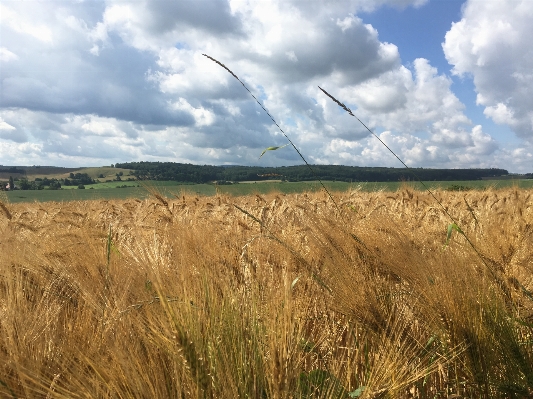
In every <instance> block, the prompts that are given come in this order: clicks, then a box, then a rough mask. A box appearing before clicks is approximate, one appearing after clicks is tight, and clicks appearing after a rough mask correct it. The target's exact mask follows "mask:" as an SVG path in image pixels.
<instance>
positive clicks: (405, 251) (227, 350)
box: [0, 186, 533, 399]
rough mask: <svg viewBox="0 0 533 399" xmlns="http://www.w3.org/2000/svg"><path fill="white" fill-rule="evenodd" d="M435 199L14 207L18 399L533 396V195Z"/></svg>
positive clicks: (4, 298)
mask: <svg viewBox="0 0 533 399" xmlns="http://www.w3.org/2000/svg"><path fill="white" fill-rule="evenodd" d="M435 195H436V197H437V199H438V200H439V201H440V202H441V203H442V205H443V206H444V208H445V209H446V210H447V212H448V213H450V214H451V215H452V216H453V217H454V219H455V220H456V222H457V225H458V226H459V227H460V230H459V231H457V229H451V228H450V229H448V226H449V225H450V223H451V221H450V220H449V218H448V216H446V215H445V212H444V210H443V209H442V208H441V207H440V205H439V204H438V203H436V202H435V199H433V198H432V197H431V196H430V195H429V194H428V193H424V192H420V191H415V190H413V189H411V188H409V187H408V186H404V187H401V188H400V189H398V190H397V191H395V192H363V191H360V190H350V191H347V192H342V193H340V192H339V193H333V197H332V198H330V197H329V196H328V195H326V194H325V193H323V192H314V193H301V194H282V193H275V192H274V193H269V194H264V195H262V194H257V195H248V196H243V197H231V196H228V195H224V194H219V195H216V196H211V197H200V196H196V195H193V194H185V195H183V196H181V197H179V198H175V197H174V199H168V198H165V197H163V196H162V195H160V194H159V193H158V192H156V191H154V192H153V193H152V195H151V196H150V197H149V198H146V199H142V200H141V199H123V200H92V201H71V202H62V203H59V202H46V203H15V204H13V203H8V202H2V203H0V237H1V238H0V396H1V397H2V398H46V399H48V398H50V399H52V398H531V397H533V294H532V292H533V192H532V191H531V190H524V189H519V188H510V189H503V190H490V189H489V190H485V191H468V192H449V191H437V192H436V194H435ZM333 199H334V201H333ZM461 232H463V233H464V235H463V234H461ZM448 233H451V234H448ZM465 236H466V237H468V240H469V241H470V243H471V244H472V245H470V243H469V241H467V239H466V238H465Z"/></svg>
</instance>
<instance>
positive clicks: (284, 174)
mask: <svg viewBox="0 0 533 399" xmlns="http://www.w3.org/2000/svg"><path fill="white" fill-rule="evenodd" d="M115 166H116V167H119V168H124V169H131V170H133V172H132V173H131V174H132V175H134V176H135V177H136V178H138V179H140V180H174V181H179V182H190V183H207V182H212V181H218V182H239V181H250V180H253V181H260V180H286V181H311V180H316V179H322V180H332V181H335V180H336V181H346V182H366V181H368V182H387V181H409V180H417V178H420V179H421V180H426V181H433V180H435V181H458V180H481V179H482V178H486V177H496V176H506V175H508V174H509V172H508V171H507V170H505V169H495V168H492V169H426V168H416V169H411V170H408V169H405V168H385V167H358V166H340V165H312V171H311V170H310V169H309V167H308V166H307V165H297V166H281V167H262V166H237V165H231V167H227V166H213V165H192V164H183V163H175V162H127V163H118V164H116V165H115ZM413 172H414V173H415V174H416V177H415V175H414V174H413Z"/></svg>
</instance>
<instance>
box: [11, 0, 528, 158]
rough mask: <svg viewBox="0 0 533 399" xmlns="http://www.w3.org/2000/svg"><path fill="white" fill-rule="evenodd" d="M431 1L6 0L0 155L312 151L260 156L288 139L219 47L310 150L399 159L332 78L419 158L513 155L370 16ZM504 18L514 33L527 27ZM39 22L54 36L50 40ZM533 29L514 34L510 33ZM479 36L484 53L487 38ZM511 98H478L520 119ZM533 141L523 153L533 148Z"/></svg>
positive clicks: (406, 154)
mask: <svg viewBox="0 0 533 399" xmlns="http://www.w3.org/2000/svg"><path fill="white" fill-rule="evenodd" d="M424 3H426V1H425V0H379V1H375V0H326V1H323V2H318V1H316V2H303V1H300V0H294V1H292V0H266V1H261V2H254V1H248V0H229V1H224V0H220V1H211V2H209V1H208V2H206V1H201V2H200V1H182V2H164V1H148V0H140V1H135V2H124V1H122V0H107V1H105V2H104V1H103V2H70V1H64V2H61V3H60V4H59V3H57V2H56V3H53V5H51V4H52V3H42V2H31V3H28V2H5V3H2V5H1V6H2V7H3V8H2V12H4V11H6V13H5V14H2V15H3V16H4V15H9V16H13V18H14V19H13V21H11V22H9V23H8V24H5V25H2V26H0V29H1V30H2V31H1V34H2V45H3V46H4V47H2V48H0V61H2V97H1V98H0V117H1V118H2V119H1V120H0V121H1V122H0V158H2V159H14V158H10V157H12V156H13V155H12V154H17V156H19V157H21V158H20V159H25V160H26V163H29V164H45V163H48V164H54V163H56V164H61V165H66V164H69V163H70V164H78V165H79V164H109V163H114V162H118V161H128V160H169V161H181V162H197V163H224V162H227V163H242V164H257V163H261V164H263V165H280V164H295V163H301V160H300V159H299V157H298V155H297V154H295V153H294V151H291V150H290V149H289V148H287V149H284V150H283V151H276V152H271V153H269V154H268V156H265V157H263V158H261V160H260V161H258V157H259V154H260V153H261V151H262V150H263V149H264V148H265V147H267V146H270V145H280V144H285V143H286V139H285V138H284V137H283V135H282V134H281V133H280V132H279V130H278V129H277V128H276V127H275V126H274V125H273V123H272V122H271V120H270V119H269V117H268V116H267V115H266V114H265V113H264V111H263V110H262V109H261V108H260V107H259V106H258V105H257V104H256V103H255V102H254V101H253V100H252V99H251V97H250V96H249V94H248V93H247V92H246V90H244V88H243V87H242V86H241V84H240V83H239V82H238V81H237V80H235V79H234V78H233V77H232V76H231V75H230V74H229V73H227V71H225V70H224V69H223V68H221V67H220V66H219V65H216V64H215V63H214V62H212V61H211V60H209V59H207V58H205V57H204V56H202V53H207V54H209V55H211V56H213V57H215V58H217V59H219V60H220V61H221V62H223V63H225V64H226V65H227V66H228V67H229V68H231V69H232V71H233V72H234V73H236V74H237V75H238V76H239V77H240V78H241V80H242V81H243V82H245V83H246V85H247V86H248V87H249V88H250V90H251V91H252V92H253V93H254V95H256V96H257V97H258V98H259V99H260V100H261V102H262V103H263V104H264V105H265V106H266V107H267V109H268V110H269V112H270V113H271V114H272V115H273V116H274V117H275V119H276V120H277V121H278V122H279V124H280V125H281V126H282V128H283V129H284V130H285V131H286V132H287V134H289V135H290V137H291V138H292V139H293V140H294V141H295V143H296V144H297V145H298V147H299V148H300V149H301V150H302V152H303V153H304V155H305V156H306V157H308V159H309V160H310V161H312V162H326V163H346V164H357V165H385V166H400V165H398V163H397V161H396V160H395V159H394V157H393V156H392V155H390V154H389V153H388V152H387V150H386V149H385V148H384V147H383V146H382V145H381V144H380V143H379V142H378V141H377V140H376V139H375V138H373V137H372V136H370V135H369V133H368V132H367V131H366V130H365V129H364V128H363V127H362V126H360V125H359V124H358V122H357V121H355V120H354V119H353V118H351V117H350V116H349V115H347V114H346V113H344V112H343V111H342V110H340V109H339V107H338V106H337V105H336V104H334V103H333V102H332V101H331V100H330V99H329V98H327V97H325V96H324V94H323V93H322V92H320V91H319V90H318V88H317V86H318V85H320V86H321V87H324V88H325V89H327V90H328V91H330V92H331V93H332V94H333V95H335V96H338V98H339V100H341V101H343V102H346V103H347V104H348V105H349V106H350V107H352V108H353V109H354V111H355V112H356V113H357V115H358V116H359V117H361V119H362V120H364V121H365V122H367V123H368V125H369V126H370V127H371V128H372V129H375V130H376V132H378V133H379V134H380V137H382V139H383V140H385V141H386V142H387V143H388V144H390V145H391V147H392V148H393V149H394V151H397V153H398V155H400V156H401V157H403V158H404V159H405V160H406V162H407V163H408V164H410V165H412V166H441V167H450V166H451V167H454V166H456V165H459V164H461V165H464V166H481V165H487V164H492V163H493V162H494V160H496V157H497V156H499V157H500V158H501V159H512V156H513V155H512V154H511V150H510V149H507V150H506V151H507V152H505V151H503V150H502V149H500V148H499V146H498V143H497V142H495V141H494V140H493V138H492V137H490V136H489V135H488V134H486V133H485V132H483V129H482V127H478V126H475V127H472V124H471V122H470V121H469V120H468V118H467V117H466V115H465V113H464V105H463V104H462V103H461V102H460V101H459V99H458V98H457V97H456V96H455V95H454V94H453V92H452V89H451V84H452V81H451V79H450V78H449V77H447V76H446V75H444V74H443V71H437V69H436V68H435V67H433V66H432V65H431V62H430V61H429V60H425V59H417V60H416V61H415V62H414V63H413V65H407V66H406V65H401V59H400V54H399V50H398V47H397V46H396V45H395V44H394V43H386V42H382V41H380V39H379V32H377V30H376V29H375V28H374V27H372V26H371V25H369V24H366V23H365V21H364V20H363V19H362V17H361V16H358V12H360V11H361V10H365V11H371V10H373V9H376V8H378V7H381V6H384V5H387V6H392V7H397V8H403V7H408V6H412V7H419V6H421V5H423V4H424ZM465 25H467V24H466V23H465ZM32 27H36V28H35V29H34V28H32ZM32 29H33V30H32ZM465 29H466V28H465ZM498 29H500V30H499V32H506V33H509V34H511V33H512V32H511V31H512V30H513V29H515V27H514V25H513V24H510V25H509V24H507V25H505V24H502V25H501V28H498ZM452 31H453V29H452ZM39 32H44V33H43V35H44V36H43V37H40V38H36V35H39V34H40V33H39ZM457 40H458V39H457ZM484 40H485V41H486V40H487V39H486V38H485V39H484ZM522 41H523V39H522V38H521V37H519V36H516V35H514V36H513V35H511V36H510V38H509V39H508V43H510V44H508V45H509V46H515V45H516V43H521V42H522ZM476 43H477V44H476V46H477V47H476V48H478V49H481V50H480V51H485V50H483V49H484V48H485V47H483V46H488V45H487V44H485V42H484V41H483V40H481V39H480V40H478V42H476ZM14 49H16V51H15V50H14ZM15 52H16V54H15ZM457 54H459V52H458V53H457ZM484 57H485V58H484V59H488V58H487V55H486V54H485V55H484ZM15 61H16V62H15ZM474 64H475V62H474V63H473V64H472V65H474ZM489 64H490V63H488V64H487V62H485V64H484V65H489ZM469 65H470V64H461V63H458V64H457V65H456V73H472V72H470V71H469V70H467V69H468V68H469ZM36 66H38V67H36ZM467 67H468V68H467ZM461 68H463V69H461ZM462 70H464V72H461V71H462ZM532 76H533V74H531V73H530V72H528V70H527V69H524V68H522V69H516V70H513V71H512V78H513V79H515V80H516V81H520V82H521V84H522V86H523V87H526V88H527V87H528V84H529V83H528V82H530V81H531V80H532V79H533V78H532ZM512 95H514V94H513V93H510V94H509V96H507V97H505V98H503V97H502V98H498V99H497V100H494V99H493V97H492V94H491V93H490V92H488V91H480V93H479V96H478V101H479V102H480V103H481V104H483V105H485V107H486V110H485V113H486V114H487V115H488V116H490V117H492V118H494V120H496V121H498V122H500V123H509V124H513V123H514V124H516V123H517V122H516V121H517V120H519V118H522V116H521V115H520V112H519V110H517V108H516V106H515V104H514V102H513V101H514V100H513V99H510V96H512ZM520 120H521V119H520ZM4 123H5V124H7V125H4ZM2 126H11V127H13V129H11V128H4V129H2ZM513 126H514V125H513ZM8 148H11V150H9V149H8ZM530 152H531V151H530ZM530 152H527V151H526V152H519V153H516V154H518V155H516V154H515V155H516V156H522V157H523V159H529V158H527V157H528V156H529V155H528V154H530ZM461 155H464V157H463V158H461ZM505 157H508V158H505ZM38 159H41V161H39V160H38ZM110 159H111V160H113V161H110ZM458 159H459V161H458ZM460 159H462V161H461V160H460ZM5 162H7V161H4V163H5ZM518 163H519V162H518V161H515V164H518ZM17 164H20V162H17ZM520 165H522V164H520ZM523 165H525V163H524V164H523ZM494 166H501V164H498V165H494ZM520 167H521V168H525V166H520Z"/></svg>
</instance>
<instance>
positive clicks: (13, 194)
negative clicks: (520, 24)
mask: <svg viewBox="0 0 533 399" xmlns="http://www.w3.org/2000/svg"><path fill="white" fill-rule="evenodd" d="M324 184H325V186H326V187H327V188H328V190H331V191H347V190H361V191H364V192H368V191H397V190H398V189H400V188H401V187H409V188H411V189H414V190H424V188H423V187H422V185H421V184H420V183H418V182H382V183H370V182H369V183H345V182H331V181H329V182H324ZM425 184H426V185H427V186H428V187H429V188H430V189H432V190H438V189H441V190H442V189H444V190H445V189H448V188H450V187H453V186H460V187H463V188H470V189H475V190H484V189H489V188H492V189H499V188H506V187H519V188H533V180H531V179H530V180H473V181H445V182H442V181H441V182H425ZM123 185H127V186H129V187H127V188H117V186H123ZM138 186H139V187H138ZM320 189H321V185H320V183H318V182H291V183H289V182H258V183H247V184H233V185H222V186H217V187H215V186H214V185H212V184H180V183H177V182H173V181H161V182H159V181H157V182H156V181H144V182H138V181H135V182H132V181H130V182H128V181H123V182H108V183H98V184H93V185H87V186H86V188H85V190H80V189H78V188H77V187H75V186H68V187H64V189H62V190H26V191H22V190H17V191H9V192H4V194H5V195H6V197H7V199H8V201H9V202H12V203H15V202H34V201H39V202H45V201H76V200H99V199H125V198H140V199H142V198H146V197H149V196H151V195H152V194H153V193H159V194H161V195H163V196H166V197H173V196H180V195H182V194H184V193H186V194H189V195H202V196H210V195H215V194H216V193H217V191H218V193H220V194H227V195H232V196H241V195H250V194H266V193H271V192H280V193H285V194H291V193H301V192H306V191H317V190H320Z"/></svg>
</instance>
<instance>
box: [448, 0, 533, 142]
mask: <svg viewBox="0 0 533 399" xmlns="http://www.w3.org/2000/svg"><path fill="white" fill-rule="evenodd" d="M532 19H533V2H531V1H529V0H513V1H479V0H469V1H468V2H467V3H466V4H465V7H464V9H463V18H462V19H461V21H459V22H457V23H455V24H453V26H452V28H451V29H450V31H449V32H448V33H447V34H446V40H445V42H444V43H443V49H444V52H445V55H446V58H447V59H448V61H449V62H450V63H451V64H452V65H453V66H454V67H453V72H454V73H455V74H456V75H458V76H471V77H472V78H473V80H474V84H475V87H476V91H477V92H478V97H477V102H478V104H480V105H482V106H484V107H485V115H487V116H488V117H490V118H492V119H493V120H494V121H495V122H496V123H500V124H507V125H509V126H510V127H511V128H512V129H513V130H514V131H515V133H516V134H517V135H518V136H520V137H522V138H525V139H528V140H533V111H532V110H533V73H532V72H531V71H532V70H533V50H532V48H531V43H530V38H531V36H532V35H533V24H531V21H532Z"/></svg>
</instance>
